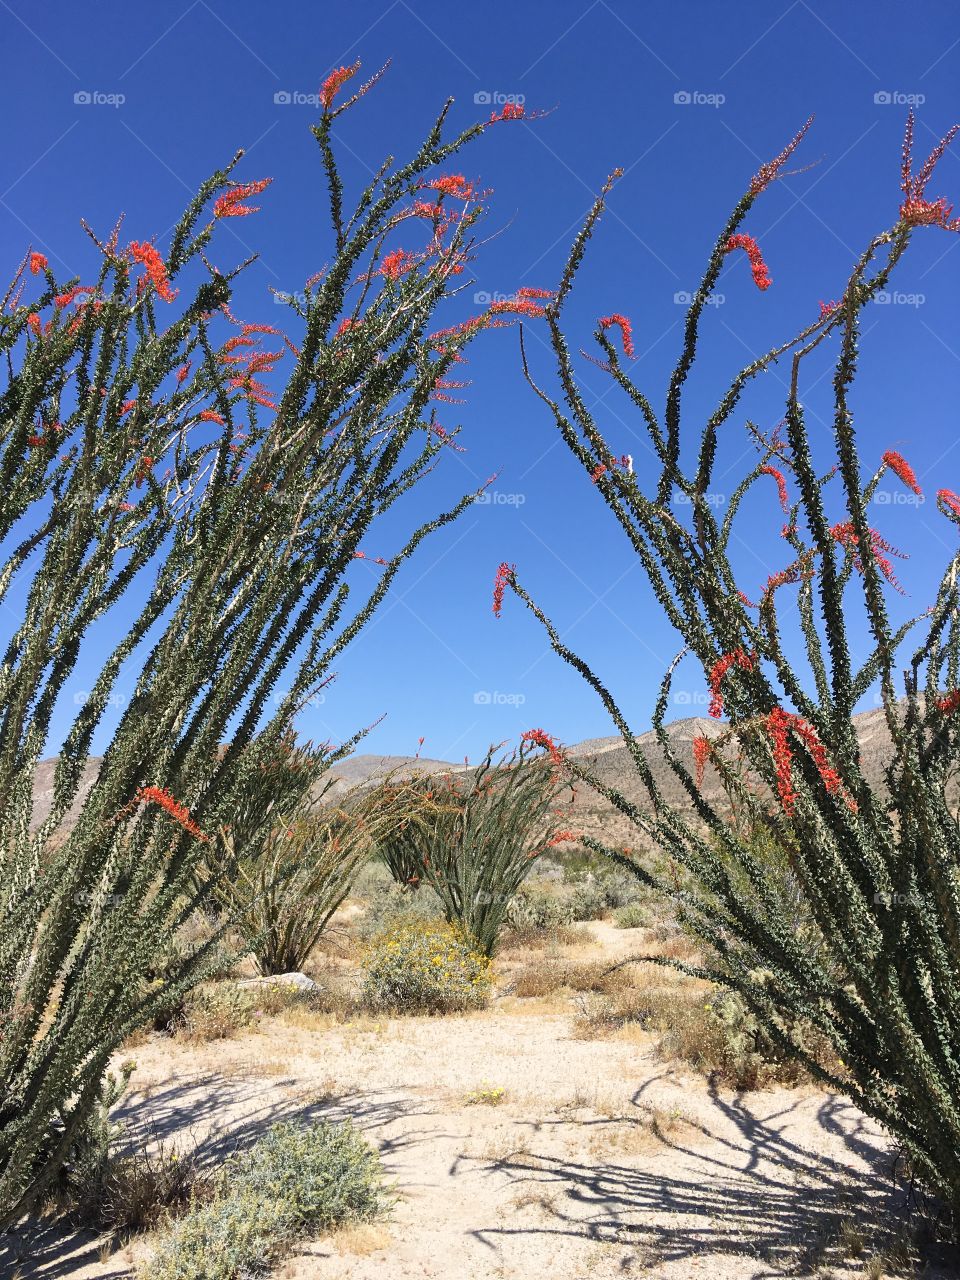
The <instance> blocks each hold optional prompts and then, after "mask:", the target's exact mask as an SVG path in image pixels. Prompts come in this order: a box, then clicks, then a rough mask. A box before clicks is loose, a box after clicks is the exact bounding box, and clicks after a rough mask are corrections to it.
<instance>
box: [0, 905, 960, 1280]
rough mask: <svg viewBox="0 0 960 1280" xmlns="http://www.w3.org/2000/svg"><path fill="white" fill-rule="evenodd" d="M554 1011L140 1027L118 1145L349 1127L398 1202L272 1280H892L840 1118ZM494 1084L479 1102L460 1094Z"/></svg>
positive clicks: (876, 1164) (50, 1275)
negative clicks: (224, 1035) (234, 1031)
mask: <svg viewBox="0 0 960 1280" xmlns="http://www.w3.org/2000/svg"><path fill="white" fill-rule="evenodd" d="M593 936H594V939H595V940H596V943H597V948H596V949H594V948H592V947H591V948H584V947H580V948H578V951H579V953H580V954H589V953H590V952H591V951H593V952H594V953H597V952H598V951H599V948H600V947H601V946H602V947H603V954H606V955H610V954H612V953H613V952H614V950H619V951H623V950H629V947H630V941H631V940H630V935H629V933H628V932H626V931H615V930H610V929H604V928H603V927H602V926H600V927H594V929H593ZM573 1012H575V1010H574V1009H573V1008H572V1007H570V1001H569V999H567V1000H566V1005H565V1006H564V1005H563V1004H561V1005H560V1006H559V1007H558V1006H557V1002H556V1001H554V1003H553V1004H552V1005H551V1004H550V1002H547V1001H537V1000H522V1001H521V1000H518V999H516V998H515V997H512V996H510V995H509V994H504V995H502V996H500V997H499V998H498V999H497V1000H495V1001H494V1003H493V1005H492V1007H491V1008H490V1009H489V1010H487V1011H485V1012H483V1013H478V1014H474V1015H470V1016H466V1017H456V1018H445V1019H437V1018H434V1019H427V1018H404V1019H383V1020H380V1021H375V1020H372V1019H369V1018H364V1019H359V1020H357V1021H354V1022H348V1023H342V1024H339V1025H338V1024H336V1023H335V1022H334V1020H333V1019H332V1018H331V1019H329V1020H328V1021H327V1022H326V1023H324V1021H323V1019H319V1018H317V1017H316V1016H315V1015H312V1016H311V1018H308V1019H304V1020H303V1025H297V1022H296V1019H293V1020H287V1019H283V1020H280V1019H277V1020H271V1021H270V1022H269V1023H267V1024H266V1025H265V1026H263V1027H262V1028H261V1029H260V1030H258V1031H257V1032H256V1033H253V1034H250V1035H245V1036H243V1037H240V1038H237V1039H234V1040H229V1041H219V1042H216V1043H213V1044H209V1045H204V1046H201V1047H199V1048H190V1047H188V1046H183V1045H176V1044H172V1043H171V1042H170V1041H169V1040H167V1039H165V1038H161V1037H154V1038H152V1039H151V1040H149V1041H148V1042H147V1043H145V1044H143V1045H142V1046H140V1047H139V1048H137V1050H136V1051H135V1054H134V1056H135V1057H136V1059H137V1064H138V1065H137V1071H136V1074H135V1076H134V1084H135V1085H136V1089H135V1091H134V1092H132V1093H131V1095H130V1097H129V1099H128V1101H127V1104H126V1106H125V1108H124V1111H125V1118H126V1122H127V1124H128V1126H129V1129H128V1131H129V1135H130V1137H131V1139H132V1140H136V1139H138V1138H140V1137H142V1136H145V1135H146V1136H152V1137H155V1138H158V1137H163V1138H165V1139H174V1140H176V1141H178V1142H180V1143H181V1144H184V1145H187V1146H189V1145H192V1144H194V1143H197V1144H199V1145H200V1147H201V1149H202V1151H203V1152H204V1153H205V1154H208V1155H209V1156H210V1157H211V1158H215V1157H217V1156H219V1155H222V1154H223V1153H224V1152H226V1151H227V1150H230V1149H232V1148H233V1147H234V1146H235V1145H236V1144H238V1143H243V1142H245V1141H248V1140H250V1139H251V1138H252V1137H255V1136H256V1134H257V1133H258V1132H260V1131H261V1130H262V1129H263V1127H264V1126H265V1125H267V1124H269V1123H270V1122H272V1121H275V1120H277V1119H280V1118H295V1117H296V1118H304V1117H318V1118H319V1117H326V1118H340V1117H343V1116H352V1117H353V1118H354V1120H355V1121H356V1122H357V1123H358V1124H359V1125H360V1126H361V1127H362V1128H363V1130H364V1131H365V1132H366V1134H367V1135H368V1137H369V1138H370V1140H371V1141H372V1142H373V1143H375V1144H376V1145H377V1147H378V1148H379V1150H380V1152H381V1153H382V1156H383V1160H384V1163H385V1165H386V1168H387V1170H388V1172H389V1176H390V1178H391V1179H392V1180H393V1183H394V1187H395V1191H396V1195H397V1201H396V1204H395V1206H394V1209H393V1212H392V1214H391V1216H390V1218H389V1220H387V1221H386V1222H385V1223H383V1224H382V1225H376V1226H372V1227H364V1228H357V1229H354V1230H349V1231H344V1232H342V1233H340V1234H338V1235H337V1236H335V1237H332V1238H328V1239H325V1240H321V1241H319V1242H316V1243H313V1244H311V1245H309V1246H307V1247H305V1248H303V1249H302V1250H301V1252H300V1253H299V1254H298V1255H297V1256H295V1257H293V1258H291V1259H290V1260H289V1261H288V1262H287V1263H285V1264H283V1265H282V1266H281V1267H280V1268H279V1269H278V1271H277V1273H276V1274H277V1275H278V1276H279V1277H282V1280H321V1278H323V1280H341V1278H345V1277H351V1280H373V1278H374V1277H377V1278H378V1280H382V1278H383V1277H388V1278H390V1280H394V1278H396V1280H412V1278H414V1277H416V1278H417V1280H422V1278H423V1277H438V1278H439V1277H443V1278H444V1280H487V1278H488V1277H489V1278H491V1280H492V1278H493V1277H498V1278H500V1277H502V1278H505V1280H507V1278H509V1280H513V1278H517V1280H521V1278H522V1280H529V1278H530V1277H546V1276H549V1277H550V1280H585V1278H594V1277H595V1278H596V1280H608V1278H612V1277H624V1276H626V1277H640V1276H643V1277H651V1278H652V1277H655V1278H656V1280H687V1278H688V1277H697V1276H703V1277H705V1280H706V1278H707V1277H709V1278H710V1280H761V1278H762V1277H777V1276H784V1275H797V1274H806V1275H819V1276H821V1277H827V1276H832V1277H836V1280H840V1278H841V1277H847V1276H853V1275H860V1276H862V1275H865V1274H870V1275H873V1276H874V1277H875V1278H876V1277H878V1276H880V1275H886V1274H892V1273H890V1272H887V1271H885V1270H883V1269H874V1270H873V1271H869V1270H868V1269H867V1268H868V1267H869V1266H870V1262H869V1259H870V1255H871V1253H872V1251H873V1244H874V1241H875V1239H876V1236H875V1231H876V1224H877V1223H879V1222H881V1221H883V1220H884V1219H886V1220H887V1222H888V1223H889V1221H890V1214H891V1213H894V1214H896V1213H898V1212H899V1211H900V1207H901V1204H902V1198H901V1197H900V1195H899V1193H898V1192H897V1191H896V1189H895V1188H894V1187H893V1185H892V1183H891V1180H890V1165H891V1159H892V1156H891V1152H890V1150H889V1149H888V1146H887V1144H886V1143H885V1141H884V1140H883V1138H882V1137H881V1136H880V1135H879V1133H878V1132H877V1130H876V1129H875V1127H874V1126H873V1125H871V1124H870V1123H869V1122H868V1121H866V1120H865V1119H864V1117H863V1116H861V1115H860V1114H859V1113H858V1112H857V1111H856V1109H855V1108H853V1107H852V1106H850V1105H849V1104H847V1103H846V1102H845V1101H844V1100H843V1099H840V1098H836V1097H832V1096H830V1095H827V1094H825V1093H822V1092H819V1091H817V1090H815V1089H813V1088H806V1089H795V1090H786V1089H771V1090H764V1091H760V1092H755V1093H751V1094H745V1095H737V1094H733V1093H731V1092H729V1091H723V1090H715V1089H711V1087H710V1086H709V1085H708V1084H707V1083H706V1082H705V1081H703V1080H702V1079H700V1078H698V1077H694V1076H692V1075H690V1074H687V1073H685V1072H684V1071H682V1070H679V1069H675V1068H673V1067H671V1066H670V1065H669V1064H665V1063H663V1062H661V1061H659V1060H658V1059H657V1058H656V1056H655V1054H654V1052H653V1046H652V1044H649V1043H644V1038H643V1037H642V1035H638V1034H637V1033H636V1032H634V1033H633V1035H632V1036H631V1037H630V1038H621V1039H617V1038H613V1039H608V1040H599V1041H588V1040H581V1039H577V1038H574V1036H573V1035H572V1014H573ZM498 1088H503V1089H504V1090H505V1094H504V1097H503V1100H502V1101H501V1102H499V1103H498V1104H497V1105H490V1104H488V1103H485V1102H483V1101H479V1102H478V1101H476V1100H474V1099H473V1098H472V1097H471V1095H475V1094H477V1093H478V1092H479V1093H482V1091H484V1090H488V1089H493V1090H496V1089H498ZM146 1247H147V1246H146V1245H145V1244H143V1243H141V1244H137V1245H132V1246H129V1247H127V1248H124V1249H122V1250H120V1251H119V1252H116V1253H113V1254H112V1255H109V1256H107V1255H106V1252H105V1251H104V1250H103V1249H102V1245H101V1244H100V1242H98V1241H97V1240H95V1239H93V1238H92V1237H90V1236H80V1235H72V1236H71V1235H64V1234H63V1233H62V1232H58V1231H57V1230H55V1229H54V1228H50V1229H48V1230H46V1231H44V1230H42V1229H41V1230H34V1231H33V1232H31V1233H29V1234H28V1235H24V1236H23V1237H21V1238H20V1239H19V1241H16V1242H15V1243H14V1248H15V1250H17V1251H19V1256H20V1259H21V1261H20V1264H19V1265H20V1272H19V1274H20V1275H21V1276H22V1277H23V1278H24V1280H27V1278H28V1277H29V1278H32V1277H38V1278H39V1277H43V1278H44V1280H54V1278H56V1280H62V1278H63V1280H65V1278H67V1277H69V1278H70V1280H120V1278H121V1277H126V1276H129V1275H131V1274H132V1266H133V1264H134V1263H135V1261H136V1259H137V1257H138V1256H140V1253H141V1252H142V1251H143V1250H144V1249H145V1248H146ZM7 1259H8V1260H7V1262H6V1264H4V1265H2V1266H0V1274H2V1275H3V1276H4V1278H5V1280H6V1277H12V1276H15V1275H17V1271H16V1265H17V1264H16V1260H15V1259H14V1258H13V1257H12V1256H11V1255H10V1254H9V1253H8V1255H7ZM874 1265H875V1264H874ZM925 1274H926V1275H927V1276H928V1277H931V1280H932V1278H933V1277H944V1278H945V1277H946V1276H948V1275H954V1274H956V1272H955V1271H954V1270H953V1268H949V1269H938V1268H933V1269H931V1270H928V1271H927V1272H926V1273H925Z"/></svg>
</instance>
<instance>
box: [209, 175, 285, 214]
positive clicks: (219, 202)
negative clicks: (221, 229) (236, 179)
mask: <svg viewBox="0 0 960 1280" xmlns="http://www.w3.org/2000/svg"><path fill="white" fill-rule="evenodd" d="M272 181H273V179H272V178H258V179H257V181H256V182H241V183H238V184H237V186H235V187H232V188H231V189H230V190H229V191H227V192H225V193H224V194H223V195H222V196H220V197H218V199H216V200H215V201H214V204H213V216H214V217H215V218H245V217H246V216H247V214H248V213H259V212H260V206H259V205H248V204H244V203H243V202H244V200H248V199H249V198H250V196H258V195H259V194H260V192H261V191H266V189H267V187H269V185H270V183H271V182H272Z"/></svg>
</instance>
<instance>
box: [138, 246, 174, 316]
mask: <svg viewBox="0 0 960 1280" xmlns="http://www.w3.org/2000/svg"><path fill="white" fill-rule="evenodd" d="M130 257H131V258H132V259H133V260H134V262H139V263H140V264H141V265H142V266H144V267H145V268H146V272H147V279H148V280H149V281H150V283H151V284H152V285H153V287H154V288H155V289H156V291H157V293H158V294H159V296H160V297H161V298H162V299H163V300H164V302H172V301H173V300H174V298H175V297H176V296H177V293H178V292H179V291H178V290H176V289H171V288H170V281H169V280H168V279H167V268H166V267H165V266H164V262H163V258H161V257H160V254H159V253H158V252H157V250H156V248H155V247H154V246H153V245H152V244H149V243H147V242H146V241H137V240H134V241H133V243H132V244H131V245H130Z"/></svg>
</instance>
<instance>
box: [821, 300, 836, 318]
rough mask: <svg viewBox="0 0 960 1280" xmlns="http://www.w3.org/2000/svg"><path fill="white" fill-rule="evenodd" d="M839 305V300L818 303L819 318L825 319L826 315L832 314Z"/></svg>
mask: <svg viewBox="0 0 960 1280" xmlns="http://www.w3.org/2000/svg"><path fill="white" fill-rule="evenodd" d="M839 306H840V303H839V302H821V303H820V319H821V320H825V319H826V318H827V316H832V315H833V313H834V312H835V311H836V309H837V308H838V307H839Z"/></svg>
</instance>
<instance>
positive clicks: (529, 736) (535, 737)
mask: <svg viewBox="0 0 960 1280" xmlns="http://www.w3.org/2000/svg"><path fill="white" fill-rule="evenodd" d="M520 741H521V742H532V743H533V744H534V746H536V747H543V748H544V750H546V751H549V752H550V759H551V760H552V761H553V763H554V764H563V753H562V752H561V750H560V748H559V747H558V746H557V744H556V743H555V742H554V740H553V738H551V737H550V735H549V733H546V732H545V731H544V730H543V729H528V730H527V731H526V733H521V735H520Z"/></svg>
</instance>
